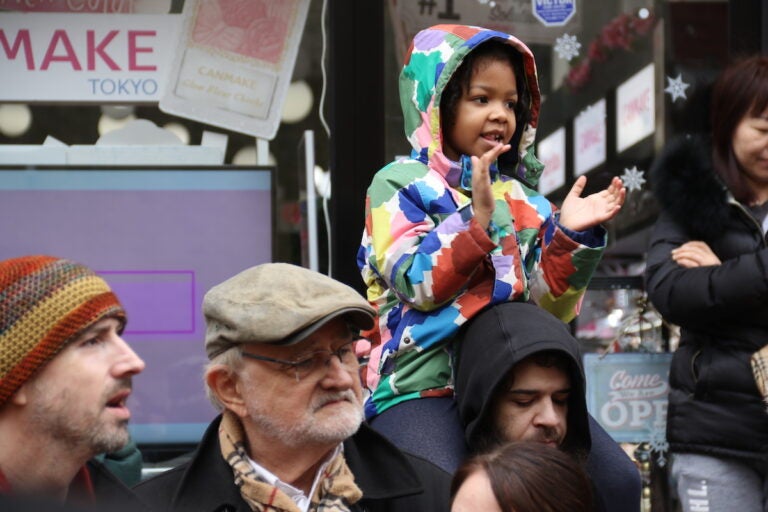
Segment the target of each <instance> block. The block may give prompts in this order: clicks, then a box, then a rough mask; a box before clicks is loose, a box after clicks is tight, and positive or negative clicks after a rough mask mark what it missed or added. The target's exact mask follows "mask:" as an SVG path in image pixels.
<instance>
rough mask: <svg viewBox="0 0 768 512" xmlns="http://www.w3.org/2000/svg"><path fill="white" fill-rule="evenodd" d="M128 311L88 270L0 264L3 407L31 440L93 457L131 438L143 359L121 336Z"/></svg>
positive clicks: (36, 260)
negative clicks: (132, 404)
mask: <svg viewBox="0 0 768 512" xmlns="http://www.w3.org/2000/svg"><path fill="white" fill-rule="evenodd" d="M124 326H125V311H124V310H123V308H122V306H121V305H120V303H119V301H118V300H117V297H115V295H114V294H113V293H112V291H111V290H110V288H109V286H108V285H107V283H106V282H105V281H104V280H103V279H101V278H100V277H98V276H97V275H96V274H95V273H94V272H93V271H92V270H91V269H89V268H87V267H85V266H84V265H81V264H79V263H75V262H72V261H69V260H64V259H60V258H54V257H51V256H25V257H21V258H15V259H11V260H5V261H2V262H0V333H2V334H0V351H1V352H2V354H3V357H2V368H0V371H1V372H2V373H1V374H0V411H2V410H3V409H7V408H14V412H16V413H18V414H16V415H15V417H19V418H23V420H24V421H25V423H26V428H28V429H29V430H28V432H29V435H30V437H33V438H34V437H37V438H43V437H44V438H46V439H49V440H51V439H53V440H56V442H59V443H63V444H65V445H66V446H68V447H69V448H71V449H72V451H73V452H77V453H78V454H81V453H84V454H86V455H88V454H90V456H93V455H95V454H96V453H100V452H110V451H116V450H118V449H120V448H122V447H123V446H124V445H125V444H126V443H127V442H128V438H129V437H128V431H127V423H128V420H129V418H130V411H129V409H128V408H127V406H126V400H127V398H128V396H129V395H130V393H131V387H132V383H131V380H132V377H133V375H136V374H138V373H140V372H141V371H142V370H143V369H144V362H143V361H142V360H141V359H140V358H139V357H138V356H137V355H136V354H135V353H134V352H133V350H131V348H130V347H129V346H128V345H127V344H126V343H125V341H124V340H123V339H122V338H121V337H120V334H121V333H122V331H123V328H124Z"/></svg>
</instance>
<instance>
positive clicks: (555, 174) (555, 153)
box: [536, 127, 565, 194]
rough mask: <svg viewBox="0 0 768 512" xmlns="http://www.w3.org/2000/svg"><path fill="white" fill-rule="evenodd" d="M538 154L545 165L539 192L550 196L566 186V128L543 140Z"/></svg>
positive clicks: (559, 129) (561, 128)
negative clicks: (554, 191)
mask: <svg viewBox="0 0 768 512" xmlns="http://www.w3.org/2000/svg"><path fill="white" fill-rule="evenodd" d="M536 153H537V155H538V156H539V160H540V161H541V163H543V164H544V172H542V173H541V177H540V178H539V192H541V193H542V194H549V193H550V192H552V191H553V190H557V189H558V188H560V187H562V186H563V185H565V128H564V127H560V128H558V129H557V130H555V131H554V132H552V133H551V134H549V135H547V136H546V137H544V138H543V139H541V141H540V142H539V147H538V150H537V151H536Z"/></svg>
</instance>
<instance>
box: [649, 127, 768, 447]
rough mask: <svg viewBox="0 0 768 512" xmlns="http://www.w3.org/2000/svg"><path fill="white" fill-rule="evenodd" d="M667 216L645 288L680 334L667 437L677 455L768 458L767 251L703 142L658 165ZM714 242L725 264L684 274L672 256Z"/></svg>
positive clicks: (657, 188) (679, 146) (681, 142)
mask: <svg viewBox="0 0 768 512" xmlns="http://www.w3.org/2000/svg"><path fill="white" fill-rule="evenodd" d="M651 177H652V180H653V184H654V192H655V194H656V197H657V199H658V201H659V203H660V206H661V209H662V213H661V215H660V216H659V219H658V221H657V223H656V226H655V227H654V231H653V234H652V236H651V243H650V247H649V250H648V262H647V269H646V276H645V278H646V288H647V291H648V295H649V297H650V299H651V301H652V302H653V305H654V306H655V307H656V308H657V309H658V310H659V312H660V313H661V314H662V315H663V316H664V318H665V319H667V320H669V321H670V322H672V323H674V324H677V325H679V326H680V328H681V337H680V345H679V348H678V349H677V350H676V352H675V354H674V356H673V359H672V366H671V369H670V376H669V380H670V393H669V410H668V413H667V440H668V441H669V443H670V447H671V450H672V451H674V452H690V453H701V454H707V455H713V456H726V457H738V458H742V459H757V460H765V459H766V456H767V455H768V414H766V412H765V404H764V403H763V402H762V400H761V397H760V395H759V392H758V390H757V386H756V384H755V381H754V378H753V376H752V370H751V367H750V363H749V359H750V356H751V355H752V354H753V353H754V352H755V351H757V350H758V349H760V348H761V347H762V346H763V345H765V344H766V343H768V247H767V246H766V239H765V236H764V234H763V232H762V228H761V227H760V225H759V224H758V223H757V221H756V220H755V219H754V217H752V215H751V214H750V213H749V211H748V210H747V209H746V208H745V207H744V206H743V205H741V204H739V203H738V202H736V201H735V200H734V199H733V197H732V196H731V194H730V193H729V192H728V190H727V189H726V188H725V187H724V185H723V184H722V182H721V181H720V179H719V177H718V176H717V174H716V172H715V171H714V169H713V165H712V159H711V149H710V145H709V143H708V141H707V140H706V139H705V138H702V137H681V138H679V139H677V140H674V141H672V142H670V144H669V145H668V146H667V148H665V150H664V151H663V152H662V154H661V155H660V156H659V158H658V159H657V160H656V162H654V165H653V167H652V169H651ZM690 240H701V241H704V242H706V243H707V245H709V247H710V248H711V249H712V250H713V252H714V253H715V254H716V255H717V256H718V258H719V259H720V261H721V262H722V264H721V265H717V266H708V267H697V268H690V269H687V268H683V267H681V266H680V265H678V264H676V263H675V262H674V261H673V260H672V258H671V256H670V251H671V250H672V249H673V248H675V247H678V246H680V245H682V244H683V243H685V242H688V241H690Z"/></svg>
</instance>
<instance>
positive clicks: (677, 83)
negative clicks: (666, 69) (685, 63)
mask: <svg viewBox="0 0 768 512" xmlns="http://www.w3.org/2000/svg"><path fill="white" fill-rule="evenodd" d="M667 82H668V83H667V88H666V89H664V92H668V93H669V94H670V96H672V101H673V102H674V101H677V99H678V98H682V99H684V100H685V99H687V98H686V96H685V90H686V89H687V88H688V87H689V85H690V84H687V83H685V82H683V75H682V74H678V75H677V78H672V77H671V76H668V77H667Z"/></svg>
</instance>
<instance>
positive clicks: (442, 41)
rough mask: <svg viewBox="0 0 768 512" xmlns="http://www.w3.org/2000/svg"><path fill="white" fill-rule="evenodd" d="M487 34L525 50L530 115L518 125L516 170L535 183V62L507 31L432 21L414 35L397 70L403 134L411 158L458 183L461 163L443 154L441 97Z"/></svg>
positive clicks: (537, 166) (539, 166)
mask: <svg viewBox="0 0 768 512" xmlns="http://www.w3.org/2000/svg"><path fill="white" fill-rule="evenodd" d="M491 39H495V40H498V41H501V42H504V43H506V44H508V45H510V46H512V47H513V48H515V49H516V50H517V51H519V52H520V53H521V54H522V55H523V66H524V68H525V78H526V83H527V85H528V89H529V91H530V102H531V103H530V106H529V107H530V111H531V115H530V121H529V122H528V123H527V124H526V125H525V126H524V127H523V128H522V133H521V136H520V144H519V145H518V148H517V151H518V162H519V164H518V167H517V169H516V174H517V175H518V177H520V178H522V179H524V180H525V181H527V182H528V183H529V184H532V185H534V186H535V185H536V182H537V181H538V179H539V176H540V175H541V172H542V171H543V169H544V166H543V165H542V164H541V163H540V162H539V161H538V160H537V159H536V157H535V155H534V151H533V143H534V140H535V138H536V126H537V125H538V120H539V107H540V102H541V96H540V93H539V83H538V78H537V74H536V63H535V61H534V58H533V53H532V52H531V50H529V49H528V47H527V46H525V44H523V43H522V42H521V41H520V40H519V39H517V38H515V37H514V36H511V35H509V34H505V33H503V32H498V31H495V30H488V29H484V28H480V27H471V26H466V25H436V26H434V27H430V28H428V29H425V30H422V31H421V32H419V33H418V34H416V36H415V37H414V39H413V42H412V43H411V47H410V48H409V49H408V52H407V54H406V56H405V64H404V66H403V69H402V71H401V72H400V104H401V106H402V109H403V117H404V120H405V135H406V137H407V138H408V141H409V142H410V143H411V146H412V147H413V154H412V156H413V157H414V158H416V159H417V160H419V161H421V162H423V163H424V164H428V165H429V166H430V167H432V168H434V169H436V170H437V171H438V172H440V173H441V174H442V175H443V176H444V177H445V178H446V181H447V182H448V183H449V184H450V185H451V186H452V187H456V186H457V185H458V184H459V183H460V178H461V176H460V174H461V169H460V166H459V167H458V168H457V165H456V164H455V163H454V164H453V165H451V161H450V160H449V159H448V158H447V157H446V156H445V155H444V153H443V146H442V134H441V130H440V98H441V96H442V93H443V90H444V89H445V86H446V84H447V83H448V81H449V80H450V78H451V76H453V73H454V72H455V71H456V70H457V69H458V67H459V65H461V63H462V62H463V60H464V58H465V57H466V56H467V54H469V53H470V52H471V51H472V50H473V49H474V48H475V47H476V46H477V45H479V44H481V43H483V42H485V41H488V40H491Z"/></svg>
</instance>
